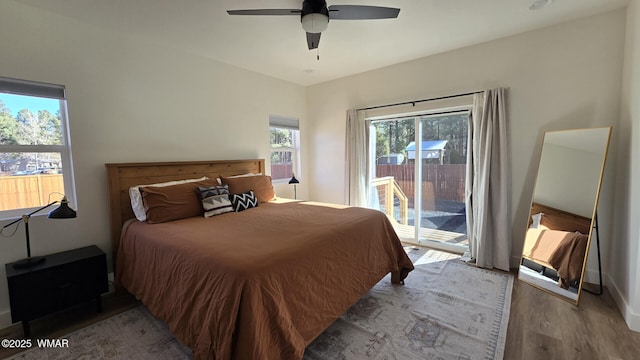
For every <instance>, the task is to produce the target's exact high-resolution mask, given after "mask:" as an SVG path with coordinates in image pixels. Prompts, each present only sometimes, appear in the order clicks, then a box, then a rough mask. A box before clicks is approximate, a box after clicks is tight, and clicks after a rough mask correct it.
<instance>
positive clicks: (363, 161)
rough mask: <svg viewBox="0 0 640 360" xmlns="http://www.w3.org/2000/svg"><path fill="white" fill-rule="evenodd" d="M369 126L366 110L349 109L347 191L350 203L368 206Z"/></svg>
mask: <svg viewBox="0 0 640 360" xmlns="http://www.w3.org/2000/svg"><path fill="white" fill-rule="evenodd" d="M368 132H369V127H368V126H367V124H366V121H365V119H364V111H357V110H347V138H346V146H347V148H346V162H345V163H346V164H347V169H346V173H347V191H348V199H349V205H351V206H361V207H366V206H367V194H368V193H369V183H370V180H371V179H369V177H370V176H369V168H368V161H367V154H368V153H369V150H368V139H369V134H368Z"/></svg>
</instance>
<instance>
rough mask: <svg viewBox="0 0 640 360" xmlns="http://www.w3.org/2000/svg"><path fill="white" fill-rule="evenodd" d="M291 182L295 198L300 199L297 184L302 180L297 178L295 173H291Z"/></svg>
mask: <svg viewBox="0 0 640 360" xmlns="http://www.w3.org/2000/svg"><path fill="white" fill-rule="evenodd" d="M289 184H293V198H294V199H298V194H297V193H296V184H300V181H298V179H296V175H295V174H291V180H289Z"/></svg>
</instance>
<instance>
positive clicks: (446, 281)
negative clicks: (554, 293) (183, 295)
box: [11, 248, 513, 360]
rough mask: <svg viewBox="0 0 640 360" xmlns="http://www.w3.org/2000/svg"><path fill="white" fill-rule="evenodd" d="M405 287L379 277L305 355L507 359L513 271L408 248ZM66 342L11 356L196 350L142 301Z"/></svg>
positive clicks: (148, 355)
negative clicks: (411, 266)
mask: <svg viewBox="0 0 640 360" xmlns="http://www.w3.org/2000/svg"><path fill="white" fill-rule="evenodd" d="M407 252H408V254H409V256H410V257H411V258H412V260H413V262H414V264H415V267H416V269H415V270H414V271H413V272H411V273H410V274H409V276H408V277H407V279H406V281H405V282H406V284H405V285H404V286H401V285H392V284H391V283H390V279H389V277H386V278H385V279H383V280H381V281H380V282H379V283H378V284H377V285H376V286H375V287H374V288H373V289H371V290H370V291H369V292H368V293H367V294H366V295H365V296H363V297H362V298H361V299H360V300H359V301H358V302H357V303H356V304H355V305H353V306H352V307H351V308H350V309H349V310H348V311H347V312H345V314H343V315H342V316H341V317H340V318H338V320H336V322H335V323H333V324H332V325H331V326H330V327H329V328H328V329H327V330H326V331H325V332H324V333H323V334H321V335H320V336H319V337H318V338H316V339H315V340H314V341H313V342H312V343H311V344H310V345H309V346H308V347H307V349H306V351H305V355H304V359H305V360H325V359H346V360H351V359H380V360H382V359H403V360H405V359H406V360H411V359H420V360H423V359H468V360H472V359H502V357H503V353H504V346H505V338H506V332H507V324H508V321H509V309H510V303H511V291H512V289H513V276H512V275H510V274H506V273H498V272H493V271H488V270H484V269H479V268H475V267H473V266H470V265H468V264H465V263H464V262H462V261H460V260H459V259H457V256H454V255H451V254H447V253H443V252H439V251H433V250H426V249H423V248H407ZM63 338H64V339H68V343H69V347H68V348H63V349H44V348H33V349H31V350H28V351H26V352H23V353H20V354H18V355H16V356H14V357H12V358H11V359H33V360H36V359H37V360H41V359H48V360H57V359H142V360H144V359H161V360H163V359H191V358H192V355H191V351H190V350H189V349H188V348H186V347H185V346H184V345H182V344H181V343H180V342H179V341H177V340H176V339H175V338H174V337H173V335H172V334H171V332H170V331H169V329H168V328H167V326H166V325H165V324H164V323H163V322H162V321H160V320H157V319H156V318H154V317H153V316H152V315H151V314H150V313H149V312H148V311H147V310H146V308H145V307H144V306H139V307H136V308H134V309H132V310H129V311H126V312H124V313H122V314H119V315H116V316H114V317H112V318H109V319H107V320H103V321H101V322H98V323H96V324H93V325H91V326H89V327H86V328H84V329H81V330H78V331H76V332H74V333H71V334H69V335H67V336H65V337H63Z"/></svg>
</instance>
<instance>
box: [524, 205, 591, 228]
mask: <svg viewBox="0 0 640 360" xmlns="http://www.w3.org/2000/svg"><path fill="white" fill-rule="evenodd" d="M538 213H544V215H543V216H542V218H543V220H542V224H543V225H546V226H547V227H549V228H550V229H552V230H562V231H571V232H573V231H579V232H580V233H582V234H586V235H589V234H590V231H591V219H590V218H587V217H584V216H580V215H576V214H572V213H570V212H567V211H563V210H559V209H555V208H552V207H550V206H546V205H542V204H538V203H535V202H534V203H533V204H531V215H533V214H538ZM529 221H531V217H530V218H529ZM545 222H546V224H545Z"/></svg>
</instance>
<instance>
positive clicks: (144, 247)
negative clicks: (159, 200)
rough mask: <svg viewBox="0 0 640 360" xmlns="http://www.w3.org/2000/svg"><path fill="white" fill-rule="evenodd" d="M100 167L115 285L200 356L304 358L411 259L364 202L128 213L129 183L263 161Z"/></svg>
mask: <svg viewBox="0 0 640 360" xmlns="http://www.w3.org/2000/svg"><path fill="white" fill-rule="evenodd" d="M106 167H107V172H108V177H109V202H110V209H111V211H110V215H111V218H110V221H111V236H112V254H113V258H114V264H115V265H114V266H115V278H116V285H117V286H118V287H122V288H124V289H126V290H127V291H129V292H130V293H132V294H133V295H134V296H136V297H137V298H139V299H140V300H141V301H142V303H144V304H145V305H146V306H147V308H148V309H149V310H150V311H151V312H152V313H153V314H154V315H155V316H157V317H158V318H160V319H162V320H163V321H165V322H166V323H167V324H168V325H169V327H170V329H171V330H172V332H173V333H174V335H175V336H176V337H177V338H178V339H179V340H180V341H182V342H183V343H184V344H185V345H187V346H189V347H190V348H191V349H192V350H193V353H194V357H195V358H196V359H301V358H302V356H303V353H304V349H305V347H306V346H307V345H308V344H309V343H310V342H311V341H312V340H313V339H314V338H315V337H317V336H318V335H319V334H321V333H322V332H323V331H324V330H325V329H326V328H327V327H328V326H329V325H330V324H331V323H332V322H333V321H335V319H337V318H338V317H339V316H340V315H341V314H342V313H343V312H344V311H346V310H347V309H348V308H349V307H350V306H351V305H352V304H354V303H355V302H356V301H357V300H358V299H359V298H360V297H361V296H362V295H364V294H365V293H366V292H367V291H368V290H369V289H370V288H371V287H372V286H373V285H375V284H376V283H377V282H378V281H380V280H381V279H382V278H383V277H385V276H386V275H387V274H389V273H391V276H390V279H391V281H392V282H393V283H396V284H401V283H403V281H404V279H405V278H406V276H407V274H408V273H409V272H410V271H411V270H412V269H413V264H412V263H411V261H410V260H409V258H408V257H407V255H406V253H405V252H404V249H403V247H402V244H401V243H400V241H399V239H398V237H397V236H396V234H395V232H394V230H393V227H392V226H391V223H390V222H389V220H388V219H387V218H386V216H385V215H384V214H382V213H381V212H378V211H375V210H370V209H364V208H356V207H347V206H340V205H331V204H323V203H314V202H305V201H288V200H283V199H275V200H272V201H265V202H259V203H257V206H256V207H253V208H248V209H246V210H245V211H240V212H229V213H224V214H220V215H218V216H212V217H209V218H205V217H203V216H193V217H187V218H182V219H177V220H172V221H165V222H159V223H149V221H150V219H147V221H144V222H142V221H138V220H136V219H135V215H134V211H133V209H132V206H131V201H130V199H129V189H130V188H131V187H132V186H135V185H140V184H154V183H158V182H165V181H172V180H181V179H189V178H199V177H208V178H210V179H215V178H218V177H223V178H224V177H230V176H232V175H241V174H247V173H251V174H264V173H265V169H264V160H263V159H258V160H232V161H197V162H169V163H126V164H106ZM185 186H186V185H185ZM145 189H149V188H145ZM163 191H164V190H163ZM234 206H235V203H234Z"/></svg>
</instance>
